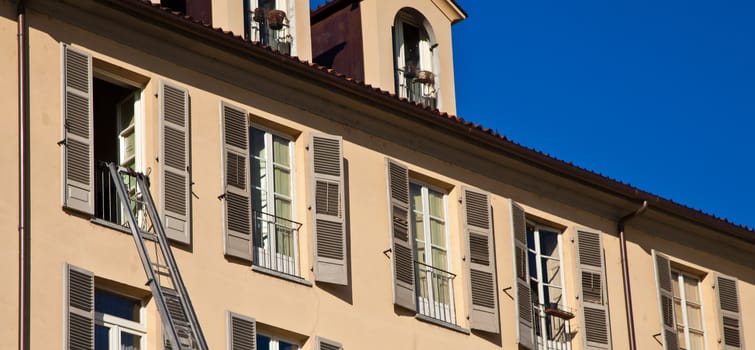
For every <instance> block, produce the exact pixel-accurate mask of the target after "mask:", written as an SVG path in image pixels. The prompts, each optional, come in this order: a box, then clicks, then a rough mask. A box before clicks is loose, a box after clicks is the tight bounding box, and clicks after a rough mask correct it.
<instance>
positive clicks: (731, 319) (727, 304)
mask: <svg viewBox="0 0 755 350" xmlns="http://www.w3.org/2000/svg"><path fill="white" fill-rule="evenodd" d="M716 291H718V311H719V312H718V316H719V317H720V318H719V331H720V332H721V333H720V334H721V343H722V344H723V345H724V349H725V350H734V349H737V350H738V349H744V345H743V344H742V341H743V340H744V337H743V335H742V321H741V320H742V318H741V316H740V311H739V310H740V306H739V293H738V291H737V279H736V278H734V277H729V276H724V275H721V274H719V275H718V276H716Z"/></svg>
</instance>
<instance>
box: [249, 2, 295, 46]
mask: <svg viewBox="0 0 755 350" xmlns="http://www.w3.org/2000/svg"><path fill="white" fill-rule="evenodd" d="M292 1H293V0H246V1H245V2H244V7H245V13H246V16H244V19H245V23H244V37H245V38H246V40H249V41H253V42H259V43H262V44H264V45H267V46H270V48H271V49H273V51H279V52H281V53H284V54H287V55H290V54H292V53H293V51H292V46H293V37H292V36H291V33H292V32H293V28H292V23H293V21H292V19H293V6H289V2H292ZM291 5H292V4H291Z"/></svg>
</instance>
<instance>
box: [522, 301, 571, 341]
mask: <svg viewBox="0 0 755 350" xmlns="http://www.w3.org/2000/svg"><path fill="white" fill-rule="evenodd" d="M532 308H533V310H532V311H533V312H532V315H533V317H534V318H535V320H534V322H533V324H534V326H535V339H536V342H537V349H539V350H569V349H571V331H570V329H569V320H571V319H572V318H574V313H573V312H571V311H569V310H567V309H566V308H565V307H564V306H561V305H555V304H551V305H538V304H535V305H533V306H532Z"/></svg>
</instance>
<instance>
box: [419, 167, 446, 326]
mask: <svg viewBox="0 0 755 350" xmlns="http://www.w3.org/2000/svg"><path fill="white" fill-rule="evenodd" d="M412 184H414V185H417V186H420V187H421V189H420V193H421V198H422V216H423V218H427V219H425V220H424V221H423V222H422V226H423V228H422V229H423V231H424V237H423V241H424V243H425V263H426V264H428V265H430V266H433V264H432V248H433V244H432V232H430V221H431V220H432V218H433V217H432V216H431V215H430V195H429V190H433V191H435V192H438V193H441V194H442V195H443V215H444V218H443V228H444V231H445V232H444V235H445V241H446V246H445V248H443V250H445V252H446V268H447V269H448V270H446V272H448V273H451V270H452V269H453V266H451V241H450V238H449V228H448V226H449V225H448V192H447V191H446V190H444V189H442V188H440V187H437V186H433V185H430V184H428V183H426V182H423V181H419V180H416V179H413V178H411V177H410V178H409V186H410V187H411V185H412ZM409 192H410V194H411V191H409ZM409 200H410V202H411V201H412V198H411V197H410V198H409ZM409 209H410V210H411V211H412V213H409V220H410V221H411V220H412V217H413V211H414V210H413V209H412V208H411V204H410V208H409ZM410 225H411V226H412V227H414V223H410ZM428 248H429V249H428ZM412 249H414V253H415V256H416V254H417V233H416V232H414V231H412ZM417 260H418V261H419V258H418V259H417ZM412 263H414V262H412ZM418 277H419V276H418V275H417V274H416V271H415V278H417V281H419V278H418ZM453 283H454V280H453V279H451V280H450V281H449V291H448V295H449V300H450V302H451V303H453V302H454V300H455V299H454V288H453V286H452V285H451V284H453ZM425 288H426V290H427V295H428V296H427V297H426V298H422V297H420V296H419V291H420V289H419V286H418V287H417V292H416V293H415V294H416V296H417V300H418V303H417V308H418V311H419V312H420V313H423V311H424V310H425V309H427V308H430V307H431V306H430V302H431V301H432V302H433V305H432V307H433V308H441V307H442V308H444V309H445V312H443V313H442V314H443V315H450V316H449V319H444V320H443V321H445V322H448V323H452V324H456V313H455V308H454V307H451V304H440V303H438V301H437V300H436V299H437V298H435V296H434V295H432V285H431V281H430V280H429V279H427V285H426V286H425Z"/></svg>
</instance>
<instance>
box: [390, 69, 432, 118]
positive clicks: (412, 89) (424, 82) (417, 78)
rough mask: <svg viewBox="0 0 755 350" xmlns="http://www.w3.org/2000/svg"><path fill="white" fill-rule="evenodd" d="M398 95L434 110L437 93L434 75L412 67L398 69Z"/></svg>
mask: <svg viewBox="0 0 755 350" xmlns="http://www.w3.org/2000/svg"><path fill="white" fill-rule="evenodd" d="M397 76H398V92H397V93H398V95H399V97H404V98H406V99H407V100H409V101H412V102H416V103H419V104H422V105H425V106H428V107H431V108H435V107H436V106H437V102H438V92H437V90H436V89H435V75H434V74H433V73H432V72H430V71H426V70H417V68H413V67H405V68H403V69H401V68H400V69H398V72H397Z"/></svg>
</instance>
